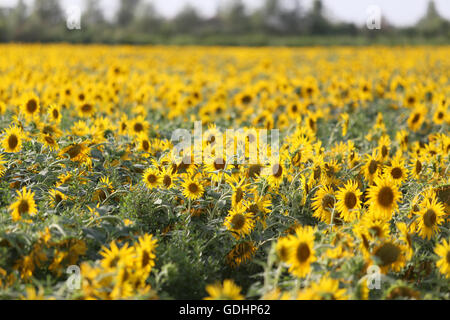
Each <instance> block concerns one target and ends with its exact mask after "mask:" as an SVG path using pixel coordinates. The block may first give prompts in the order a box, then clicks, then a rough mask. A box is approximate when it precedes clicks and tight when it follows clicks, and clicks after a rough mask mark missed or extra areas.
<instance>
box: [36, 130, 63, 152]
mask: <svg viewBox="0 0 450 320" xmlns="http://www.w3.org/2000/svg"><path fill="white" fill-rule="evenodd" d="M39 140H40V142H42V144H43V145H44V147H45V148H47V149H49V150H50V151H53V150H58V148H59V146H58V142H56V140H55V138H54V137H52V136H51V135H49V134H41V135H40V138H39Z"/></svg>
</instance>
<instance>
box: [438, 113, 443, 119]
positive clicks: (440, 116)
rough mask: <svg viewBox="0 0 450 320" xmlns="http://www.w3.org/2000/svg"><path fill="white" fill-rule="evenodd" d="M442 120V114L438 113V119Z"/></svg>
mask: <svg viewBox="0 0 450 320" xmlns="http://www.w3.org/2000/svg"><path fill="white" fill-rule="evenodd" d="M442 118H444V113H443V112H439V113H438V119H439V120H440V119H442Z"/></svg>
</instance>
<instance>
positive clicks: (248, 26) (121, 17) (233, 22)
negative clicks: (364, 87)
mask: <svg viewBox="0 0 450 320" xmlns="http://www.w3.org/2000/svg"><path fill="white" fill-rule="evenodd" d="M84 1H85V3H84V12H83V14H82V17H81V30H68V29H67V27H66V23H65V12H64V10H63V9H62V6H61V4H60V1H59V0H34V2H33V3H32V4H31V5H29V6H27V5H26V2H25V1H24V0H19V1H18V3H17V5H16V7H14V8H10V9H0V41H3V42H5V41H21V42H47V41H69V42H84V43H93V42H105V43H120V42H125V43H165V42H167V41H168V40H169V39H173V38H180V37H184V36H186V37H189V39H191V40H190V41H192V42H196V41H198V40H201V39H203V38H205V37H208V38H209V39H222V38H226V39H233V38H235V37H246V39H252V38H258V37H259V38H261V37H272V38H274V39H279V38H280V37H281V38H282V37H291V38H295V37H298V38H301V37H322V36H325V37H334V36H346V37H354V36H360V37H366V38H373V37H376V36H378V35H382V36H383V37H388V38H395V37H410V38H414V37H423V38H427V39H429V38H443V39H446V40H445V41H447V42H448V39H450V23H449V21H448V20H446V19H445V18H443V17H442V16H441V15H440V14H439V12H438V10H437V8H436V5H435V3H434V1H430V2H429V5H428V9H427V12H426V13H425V14H424V16H423V18H422V19H420V21H418V23H417V24H416V25H415V26H413V27H407V28H394V27H393V26H392V25H391V24H389V21H387V20H386V19H385V18H383V26H384V27H383V26H382V30H377V31H369V30H367V28H366V27H365V26H357V25H355V24H354V23H346V22H336V21H332V20H331V19H330V17H328V16H327V11H326V8H325V7H324V4H323V2H322V1H321V0H314V1H313V3H312V7H311V8H310V9H308V10H306V9H305V8H304V7H303V6H302V1H301V0H283V1H281V0H263V1H261V2H262V5H261V6H260V7H259V8H257V9H255V10H253V11H250V10H248V9H247V7H246V6H245V1H243V0H228V1H227V2H224V3H223V4H222V5H221V6H220V7H219V8H218V10H217V13H216V15H215V16H213V17H211V18H205V17H203V16H202V15H201V14H200V13H199V12H198V10H197V8H195V7H193V6H191V5H186V6H185V7H184V8H182V9H181V10H180V12H179V13H178V14H177V15H176V16H175V17H173V18H170V19H169V18H165V17H163V16H162V15H160V14H159V13H158V12H157V10H156V9H155V7H154V6H153V5H152V4H151V3H150V2H148V1H145V0H120V2H119V8H118V10H117V12H116V14H115V15H114V17H113V19H106V18H105V16H104V15H103V12H102V10H101V8H100V6H99V4H98V3H99V1H95V0H84Z"/></svg>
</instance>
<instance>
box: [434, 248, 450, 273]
mask: <svg viewBox="0 0 450 320" xmlns="http://www.w3.org/2000/svg"><path fill="white" fill-rule="evenodd" d="M434 252H435V253H436V254H437V255H438V256H439V257H440V259H439V260H438V261H437V262H436V265H437V267H438V268H439V271H440V272H441V273H442V274H443V275H444V276H445V277H446V278H450V241H448V242H447V240H445V239H444V240H443V241H442V244H438V245H437V246H436V249H434Z"/></svg>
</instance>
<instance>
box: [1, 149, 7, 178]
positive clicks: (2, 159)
mask: <svg viewBox="0 0 450 320" xmlns="http://www.w3.org/2000/svg"><path fill="white" fill-rule="evenodd" d="M5 163H7V161H6V160H5V157H4V156H3V154H0V178H1V177H3V175H4V174H5V171H6V168H5V166H4V164H5Z"/></svg>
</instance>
